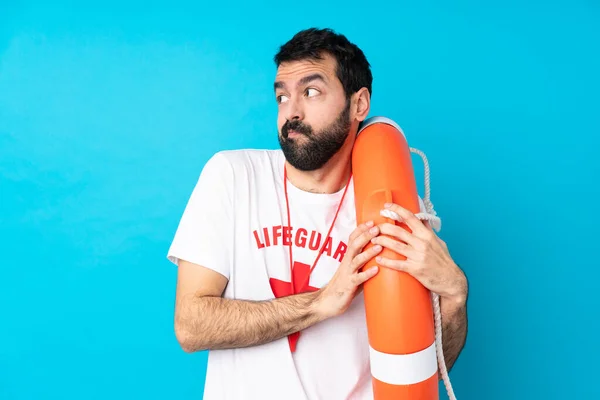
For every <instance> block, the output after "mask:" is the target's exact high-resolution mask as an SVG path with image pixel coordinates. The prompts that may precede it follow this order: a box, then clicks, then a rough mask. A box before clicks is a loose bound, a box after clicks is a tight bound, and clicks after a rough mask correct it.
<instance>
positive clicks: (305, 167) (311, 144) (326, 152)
mask: <svg viewBox="0 0 600 400" xmlns="http://www.w3.org/2000/svg"><path fill="white" fill-rule="evenodd" d="M350 125H351V123H350V102H349V101H348V102H346V107H345V108H344V110H342V112H340V114H339V115H338V117H337V118H336V119H335V121H333V122H332V123H331V124H330V125H329V126H327V127H325V128H324V129H322V130H321V131H320V132H318V133H315V132H314V131H313V129H312V127H311V126H310V125H307V124H304V123H303V122H301V121H300V120H292V121H286V123H285V124H284V125H283V127H282V128H281V135H280V136H279V145H280V146H281V149H282V150H283V154H284V155H285V158H286V159H287V161H288V162H289V163H290V164H291V165H292V166H293V167H294V168H296V169H299V170H301V171H314V170H317V169H319V168H321V167H322V166H323V165H325V163H326V162H327V161H329V160H330V159H331V157H333V156H334V155H335V154H336V153H337V152H338V151H339V150H340V149H341V148H342V146H343V145H344V142H345V141H346V138H347V137H348V134H349V133H350ZM289 131H294V132H296V133H299V134H301V135H304V136H305V138H301V137H298V136H297V137H295V138H293V139H290V138H289V137H288V134H289Z"/></svg>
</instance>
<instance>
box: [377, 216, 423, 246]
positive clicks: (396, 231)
mask: <svg viewBox="0 0 600 400" xmlns="http://www.w3.org/2000/svg"><path fill="white" fill-rule="evenodd" d="M378 227H379V232H380V233H381V234H382V235H389V236H392V237H394V238H396V239H398V240H401V241H403V242H404V243H408V244H410V245H411V246H413V247H416V246H417V242H418V241H419V240H420V239H419V238H417V237H416V236H415V235H413V234H412V233H410V232H409V231H407V230H406V229H404V228H403V227H401V226H398V225H393V224H390V223H387V222H386V223H383V224H381V225H378Z"/></svg>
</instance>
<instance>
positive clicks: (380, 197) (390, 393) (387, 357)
mask: <svg viewBox="0 0 600 400" xmlns="http://www.w3.org/2000/svg"><path fill="white" fill-rule="evenodd" d="M352 170H353V175H354V194H355V202H356V219H357V224H361V223H364V222H366V221H374V222H375V224H381V223H384V222H389V223H392V224H396V225H399V226H402V227H403V228H404V229H406V230H408V231H410V228H408V226H407V225H405V224H403V223H398V222H396V221H394V220H392V219H389V218H386V217H383V216H381V214H380V211H381V210H383V207H384V204H385V203H388V202H391V203H396V204H398V205H400V206H402V207H404V208H406V209H407V210H409V211H411V212H412V213H414V214H417V213H419V211H420V207H419V195H418V192H417V184H416V179H415V174H414V169H413V165H412V161H411V151H410V147H409V146H408V143H407V140H406V137H405V136H404V132H403V131H402V129H401V128H400V126H398V124H396V123H395V122H394V121H392V120H390V119H388V118H385V117H374V118H369V119H367V120H366V121H364V122H363V124H362V126H361V127H360V129H359V132H358V136H357V138H356V142H355V144H354V149H353V153H352ZM370 246H372V244H371V243H369V245H367V247H366V248H368V247H370ZM366 248H365V249H366ZM380 255H382V256H383V257H386V258H391V259H401V260H404V259H406V258H405V257H404V256H403V255H401V254H398V253H395V252H393V251H391V250H389V249H385V248H384V249H383V251H382V252H381V254H380ZM376 265H377V263H376V262H375V259H372V260H370V261H369V262H368V263H366V264H365V265H364V267H363V268H362V270H365V269H368V268H370V267H373V266H376ZM364 299H365V312H366V319H367V331H368V337H369V347H370V349H369V350H370V363H371V375H372V383H373V392H374V393H373V395H374V397H373V398H374V400H392V399H394V400H404V399H406V400H437V399H439V393H438V380H439V378H438V364H437V358H436V343H435V322H434V316H433V312H432V310H433V308H432V297H431V292H430V291H429V290H428V289H427V288H425V287H424V286H423V285H421V283H420V282H419V281H417V280H416V279H415V278H413V277H412V276H410V275H409V274H407V273H405V272H400V271H396V270H393V269H390V268H385V267H382V266H379V272H378V273H377V275H376V276H374V277H373V278H371V279H369V280H368V281H367V282H365V284H364Z"/></svg>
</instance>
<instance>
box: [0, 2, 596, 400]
mask: <svg viewBox="0 0 600 400" xmlns="http://www.w3.org/2000/svg"><path fill="white" fill-rule="evenodd" d="M52 3H53V4H50V2H39V3H37V4H35V3H24V2H13V1H10V2H9V1H8V0H4V1H2V2H0V253H1V257H0V268H1V269H0V311H1V312H0V399H3V400H4V399H7V400H8V399H10V400H16V399H19V400H21V399H63V400H70V399H142V398H144V399H167V398H169V399H171V398H172V399H200V398H201V397H202V391H203V386H204V372H205V363H206V354H205V353H197V354H191V355H190V354H185V353H184V352H183V351H181V350H180V348H179V347H178V344H177V342H176V340H175V336H174V333H173V306H174V293H175V292H174V289H175V279H176V268H175V267H174V266H173V265H171V264H170V263H168V261H167V260H166V258H165V256H166V252H167V249H168V247H169V244H170V241H171V239H172V236H173V234H174V231H175V229H176V227H177V224H178V222H179V218H180V216H181V213H182V212H183V208H184V207H185V204H186V202H187V200H188V196H189V195H190V193H191V190H192V188H193V186H194V184H195V181H196V179H197V177H198V174H199V173H200V171H201V169H202V167H203V165H204V163H205V162H206V161H207V159H208V158H209V157H210V156H211V155H212V154H213V153H214V152H216V151H219V150H223V149H234V148H245V147H254V148H277V146H278V145H277V141H276V123H275V118H276V104H275V100H274V96H273V92H272V82H273V78H274V74H275V67H274V65H273V62H272V57H273V55H274V53H275V52H276V51H277V47H278V46H279V45H280V44H282V43H283V42H285V41H286V40H288V39H289V38H290V37H291V36H292V35H293V34H294V33H295V32H296V31H298V30H300V29H303V28H306V27H309V26H318V27H332V28H334V29H336V30H338V31H339V32H342V33H344V34H346V35H347V36H348V37H349V38H350V40H352V41H354V42H356V43H357V44H358V45H359V46H361V47H362V48H363V50H364V51H365V53H366V55H367V57H368V58H369V61H370V62H371V64H372V68H373V73H374V77H375V81H374V93H373V103H372V113H371V115H385V116H387V117H390V118H393V119H394V120H396V121H397V122H398V123H399V124H400V125H402V127H403V128H404V130H405V132H406V134H407V136H408V138H409V141H410V144H411V145H412V146H415V147H417V148H420V149H422V150H424V151H425V152H426V153H427V155H428V157H429V160H430V163H431V169H432V170H431V173H432V176H431V179H432V181H431V184H432V200H433V203H434V205H435V207H436V210H437V211H438V213H439V214H440V215H441V216H442V218H443V229H442V231H441V232H440V236H442V238H443V239H444V240H446V241H447V242H448V244H449V247H450V249H451V252H452V255H453V256H454V257H455V259H456V260H457V261H458V262H459V263H460V264H461V265H462V267H463V268H464V270H465V272H466V273H467V276H468V278H469V280H470V285H471V291H470V299H469V321H470V325H469V337H468V342H467V346H466V347H465V349H464V351H463V353H462V355H461V358H460V359H459V361H458V363H457V364H456V366H455V368H454V370H453V371H452V373H451V379H452V382H453V385H454V388H455V391H456V394H457V396H458V398H459V399H460V400H471V399H487V400H495V399H502V400H505V399H533V398H536V399H538V398H539V399H567V398H568V399H592V398H600V387H599V386H598V384H597V383H595V382H597V377H598V367H597V364H596V362H595V359H597V358H598V357H599V356H600V351H599V346H598V345H597V343H596V339H597V338H596V336H597V332H598V316H599V311H598V310H599V307H598V306H599V302H598V300H597V296H596V295H592V291H593V290H597V288H598V281H599V278H600V274H599V273H598V270H599V268H600V264H599V262H598V241H597V238H598V234H597V229H596V227H597V226H598V224H599V222H600V220H599V218H598V204H599V196H598V187H597V186H598V182H599V181H600V177H599V175H600V174H599V172H600V171H599V162H598V158H599V156H598V154H597V153H598V151H599V150H600V141H599V139H598V136H599V135H600V116H599V114H600V104H599V101H598V93H600V79H599V77H598V75H599V71H600V57H599V54H600V51H599V47H598V43H599V41H600V6H599V4H598V2H596V1H592V0H588V1H583V0H579V1H572V0H571V1H566V0H563V1H551V2H548V1H543V2H542V1H530V2H521V1H506V0H505V1H497V2H476V1H471V2H469V1H458V2H457V1H441V0H435V1H419V2H406V1H400V2H392V1H387V2H386V1H377V0H374V1H368V2H352V1H339V0H332V1H331V2H325V1H322V0H321V1H303V2H289V3H286V2H280V1H279V2H275V1H271V2H261V3H247V2H245V1H241V0H233V1H229V2H209V3H202V2H176V1H169V2H157V1H151V2H122V1H121V2H115V1H102V2H96V3H88V4H86V5H79V4H77V3H75V2H73V3H71V4H69V3H64V2H52ZM414 161H415V165H416V170H417V172H418V174H419V175H418V179H419V184H420V185H421V187H422V164H421V163H420V159H419V158H418V157H416V156H415V159H414ZM441 398H446V397H445V394H444V392H443V390H442V395H441Z"/></svg>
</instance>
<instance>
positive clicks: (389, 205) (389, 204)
mask: <svg viewBox="0 0 600 400" xmlns="http://www.w3.org/2000/svg"><path fill="white" fill-rule="evenodd" d="M383 206H384V207H385V208H390V207H391V206H392V203H385V204H384V205H383Z"/></svg>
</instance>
